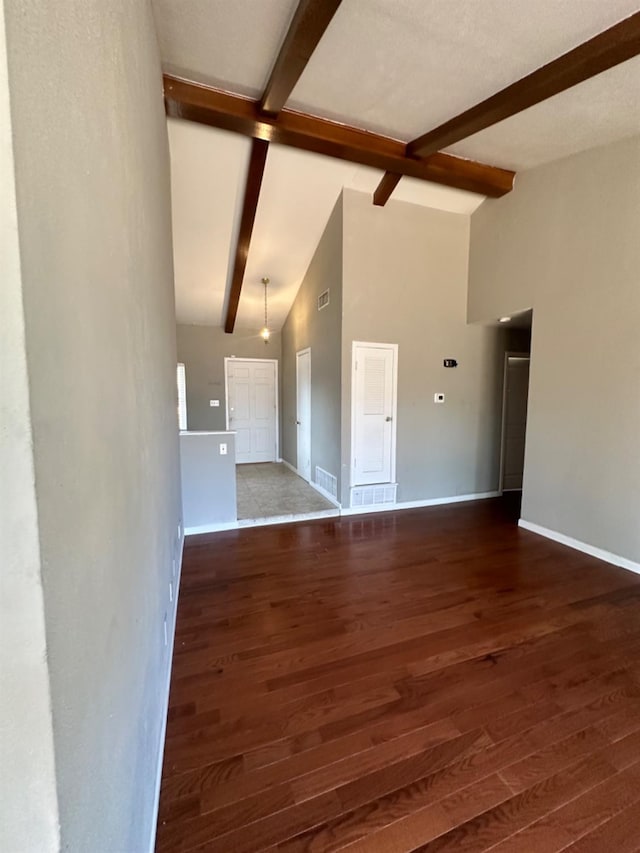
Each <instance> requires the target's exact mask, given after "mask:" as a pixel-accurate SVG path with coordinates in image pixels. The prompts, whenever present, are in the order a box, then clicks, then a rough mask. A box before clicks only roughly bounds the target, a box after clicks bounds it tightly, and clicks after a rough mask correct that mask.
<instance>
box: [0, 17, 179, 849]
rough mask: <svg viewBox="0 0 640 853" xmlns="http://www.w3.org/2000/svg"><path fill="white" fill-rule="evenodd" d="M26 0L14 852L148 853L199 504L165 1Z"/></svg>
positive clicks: (14, 435) (17, 63)
mask: <svg viewBox="0 0 640 853" xmlns="http://www.w3.org/2000/svg"><path fill="white" fill-rule="evenodd" d="M4 7H5V17H6V30H7V54H8V71H9V77H8V79H9V90H10V95H11V119H12V124H13V138H14V156H15V187H16V206H15V208H16V214H17V215H16V217H15V223H14V226H13V234H14V238H15V235H16V234H17V235H18V236H19V243H20V262H21V268H20V269H18V268H16V264H15V259H14V260H13V268H12V271H11V293H12V300H13V301H12V309H11V310H12V314H11V321H10V329H11V336H12V341H13V344H12V346H13V350H12V361H11V364H13V365H15V366H16V368H17V369H18V370H19V372H18V373H17V374H16V377H17V378H16V381H18V379H19V380H20V382H21V383H22V386H23V387H22V388H21V389H14V393H15V394H17V393H18V392H19V394H20V396H19V398H17V397H15V396H14V399H15V400H17V404H16V405H13V404H12V408H11V411H10V413H9V417H10V420H9V423H10V430H9V432H10V436H9V438H10V441H11V443H12V445H11V446H15V448H16V452H19V453H20V454H21V463H20V464H21V465H22V468H21V469H18V468H16V467H14V468H12V469H10V471H13V473H14V474H15V480H12V493H11V501H12V503H13V501H14V497H15V498H16V499H17V498H18V496H19V500H20V503H21V508H20V510H19V514H18V515H16V516H12V517H11V518H10V521H12V522H13V523H14V524H15V527H14V528H13V530H11V531H10V532H9V540H10V541H16V540H18V541H20V540H22V538H23V535H24V537H25V539H24V543H23V544H22V545H21V548H23V549H24V550H22V551H20V552H14V553H13V555H12V562H11V572H12V578H13V580H12V584H13V586H12V589H13V590H14V591H18V592H20V595H19V596H17V597H15V598H12V599H11V601H5V605H7V604H8V605H9V606H11V607H12V608H15V610H16V612H17V613H18V614H19V615H20V618H21V619H22V620H24V622H23V625H22V626H21V629H20V630H21V632H22V633H23V635H24V634H27V633H29V632H31V633H32V634H33V638H32V639H31V640H30V641H29V643H28V644H27V645H26V646H25V647H24V649H22V651H21V652H20V655H21V657H20V658H19V660H20V661H21V662H22V663H23V674H24V678H25V682H24V685H23V687H22V688H21V689H20V690H19V691H18V692H17V693H16V694H12V695H11V697H10V701H9V702H8V703H7V701H6V700H7V696H6V695H5V693H4V689H3V697H2V713H3V715H4V714H8V715H9V717H10V720H11V723H10V728H9V729H8V731H10V733H11V736H12V738H14V741H15V742H14V744H13V748H12V760H11V764H10V766H11V767H12V768H13V769H15V770H16V773H15V775H11V776H10V777H9V780H8V781H9V783H10V785H11V799H10V800H9V802H7V801H6V800H5V799H4V788H3V789H2V791H3V798H2V809H3V810H4V809H9V810H10V812H15V811H17V810H18V809H20V810H21V811H22V812H23V813H22V814H11V813H10V815H9V817H10V820H9V832H10V833H11V835H10V836H9V838H8V839H7V838H6V835H5V834H4V833H5V828H4V815H3V819H2V820H1V821H0V823H2V824H3V829H2V830H0V832H1V833H2V841H0V847H2V849H3V850H7V851H19V853H30V851H37V853H43V851H46V852H47V853H48V851H52V850H57V849H60V848H62V849H64V850H69V851H91V853H103V851H104V853H114V851H147V850H149V849H151V847H152V840H153V831H154V823H155V793H156V781H157V779H158V772H159V768H160V762H161V759H162V733H163V724H164V715H165V710H166V699H167V688H168V673H169V667H170V649H169V648H168V647H167V646H165V643H164V629H163V621H164V615H165V614H167V620H168V633H169V635H170V636H171V635H172V632H173V616H174V613H173V608H174V604H171V603H170V601H169V580H170V578H171V576H172V572H173V561H174V560H179V556H180V543H179V541H178V532H177V528H178V523H179V521H180V516H181V504H180V480H179V462H178V431H177V424H176V410H175V401H176V388H175V365H176V348H175V314H174V293H173V269H172V254H171V210H170V190H169V156H168V144H167V134H166V120H165V114H164V107H163V100H162V78H161V70H160V58H159V54H158V47H157V43H156V37H155V30H154V25H153V20H152V15H151V8H150V5H149V3H148V2H146V0H84V2H82V3H81V4H79V3H78V2H77V0H56V2H55V3H42V2H39V0H5V3H4ZM3 111H6V104H5V105H4V110H3ZM3 118H4V116H3ZM4 202H5V200H4V198H3V203H4ZM3 247H4V243H3ZM0 254H2V255H3V262H4V261H5V258H4V251H3V252H2V253H0ZM4 283H5V282H4V279H3V285H4ZM20 299H21V301H22V311H21V308H20V304H19V301H20ZM21 313H22V316H23V319H24V331H23V341H22V344H21V342H20V334H21V331H20V319H21V318H20V314H21ZM4 320H5V315H4V312H3V323H4ZM3 336H4V326H3ZM20 346H22V350H23V356H24V355H26V360H25V359H24V357H23V358H20V357H18V355H17V353H18V350H19V348H20ZM3 367H4V363H3ZM25 367H26V371H27V375H28V391H29V407H28V408H27V406H26V400H25V395H24V390H25V388H24V384H25V381H26V377H25ZM3 389H4V385H3ZM2 396H3V403H4V402H5V401H4V390H3V395H2ZM31 442H32V444H31ZM31 447H32V450H31ZM30 452H32V459H31V463H29V458H28V456H29V453H30ZM17 464H18V457H17V456H16V465H17ZM30 464H31V465H32V472H30V471H29V465H30ZM6 474H7V472H6V471H5V470H4V469H3V477H4V476H5V475H6ZM34 483H35V503H36V508H37V516H36V515H35V514H34V512H35V510H34V506H33V500H34V494H33V490H34ZM29 493H31V495H30V494H29ZM2 514H3V516H4V508H3V511H2ZM3 524H4V518H3ZM36 524H37V542H36V541H35V538H34V537H35V535H36V528H35V527H34V525H36ZM3 533H4V530H3ZM3 542H4V537H3ZM3 547H4V545H3ZM3 553H4V552H3ZM4 569H5V566H4V563H3V571H4ZM3 592H4V587H3ZM22 592H24V593H25V596H26V597H22V594H21V593H22ZM38 596H40V597H41V604H42V603H43V605H44V616H43V613H42V607H41V606H40V605H39V604H38ZM3 600H4V595H3ZM5 605H3V606H5ZM43 618H44V627H45V629H46V649H45V648H44V647H43V646H44V643H43V636H42V622H43ZM3 621H4V619H3ZM7 652H8V653H9V654H11V647H9V648H8V649H7V648H6V647H5V646H4V643H3V644H2V648H1V649H0V655H1V656H2V658H3V662H4V657H5V655H6V654H7ZM35 653H37V657H32V658H31V659H30V657H29V656H30V655H33V654H35ZM12 664H13V662H12ZM44 665H46V666H47V668H48V682H49V683H48V691H47V689H46V688H45V685H44V684H43V683H42V667H43V666H44ZM3 688H4V668H3ZM26 688H28V690H27V689H26ZM47 692H49V695H50V708H51V718H52V724H51V723H50V722H49V723H48V722H47V716H48V702H49V699H48V697H47ZM6 725H7V723H6V722H5V720H4V719H3V721H2V730H3V732H4V731H6V730H7V729H6ZM51 737H52V741H53V752H54V756H55V789H56V797H55V799H54V798H53V797H52V791H51V786H52V784H53V783H52V780H51V773H52V772H53V762H52V757H51V753H50V749H49V744H48V742H47V741H48V738H51ZM21 751H22V753H23V755H24V759H25V760H24V762H23V763H19V761H18V756H19V754H20V752H21ZM36 759H37V760H38V761H40V760H42V767H41V773H42V777H41V778H38V777H35V778H34V777H33V775H32V774H33V771H34V767H33V762H34V760H36ZM6 770H7V766H6V765H4V762H3V771H6ZM0 775H4V774H3V773H2V774H0ZM22 798H24V803H23V805H22V806H21V803H20V800H21V799H22ZM56 800H57V802H56ZM32 818H33V825H32V826H26V822H27V821H30V820H31V819H32ZM58 819H59V841H58V827H57V822H58Z"/></svg>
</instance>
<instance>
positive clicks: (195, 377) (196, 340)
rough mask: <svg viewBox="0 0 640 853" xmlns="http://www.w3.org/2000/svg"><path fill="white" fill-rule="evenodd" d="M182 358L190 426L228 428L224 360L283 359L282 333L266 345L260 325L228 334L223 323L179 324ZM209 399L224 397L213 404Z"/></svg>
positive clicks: (192, 428)
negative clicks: (221, 324) (212, 405)
mask: <svg viewBox="0 0 640 853" xmlns="http://www.w3.org/2000/svg"><path fill="white" fill-rule="evenodd" d="M177 339H178V361H181V362H183V364H184V366H185V374H186V381H187V426H188V428H189V430H221V429H226V428H227V427H226V407H225V388H224V360H225V358H230V357H231V356H236V357H237V358H275V359H276V360H277V361H278V362H280V333H279V332H275V333H273V334H272V335H271V337H270V339H269V343H268V344H267V345H266V346H265V343H264V341H263V340H262V338H261V337H260V333H259V331H258V330H257V329H238V328H236V330H235V331H234V333H233V334H232V335H227V334H226V332H225V331H224V329H222V328H220V327H219V326H192V325H178V326H177ZM209 400H220V406H219V407H211V406H210V405H209Z"/></svg>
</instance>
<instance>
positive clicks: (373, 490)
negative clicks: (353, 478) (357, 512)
mask: <svg viewBox="0 0 640 853" xmlns="http://www.w3.org/2000/svg"><path fill="white" fill-rule="evenodd" d="M397 488H398V484H397V483H382V484H381V485H377V486H353V487H352V489H351V508H352V509H355V508H356V507H361V506H380V504H394V503H395V502H396V489H397Z"/></svg>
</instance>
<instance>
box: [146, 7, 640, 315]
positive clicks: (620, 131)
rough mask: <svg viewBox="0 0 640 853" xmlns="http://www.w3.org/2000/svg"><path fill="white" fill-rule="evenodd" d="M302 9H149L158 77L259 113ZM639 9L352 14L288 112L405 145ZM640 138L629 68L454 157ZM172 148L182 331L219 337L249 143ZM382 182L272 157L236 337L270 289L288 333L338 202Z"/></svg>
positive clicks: (192, 139)
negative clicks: (173, 77) (203, 326)
mask: <svg viewBox="0 0 640 853" xmlns="http://www.w3.org/2000/svg"><path fill="white" fill-rule="evenodd" d="M296 5H297V2H296V0H268V2H266V0H233V2H231V0H155V2H154V8H155V15H156V22H157V27H158V33H159V40H160V47H161V54H162V59H163V65H164V68H165V70H166V71H169V72H171V73H175V74H178V75H180V76H183V77H187V78H190V79H195V80H198V81H201V82H206V83H210V84H212V85H215V86H217V87H220V88H223V89H226V90H228V91H231V92H235V93H238V94H244V95H249V96H252V97H258V96H259V95H260V93H261V92H262V89H263V87H264V85H265V83H266V80H267V79H268V75H269V72H270V70H271V66H272V64H273V61H274V59H275V57H276V55H277V52H278V49H279V47H280V44H281V42H282V39H283V37H284V34H285V33H286V31H287V28H288V25H289V22H290V20H291V16H292V14H293V12H294V9H295V7H296ZM639 8H640V3H639V2H638V0H607V2H603V0H535V2H530V0H483V2H477V0H447V2H443V0H393V2H392V3H390V2H388V0H366V2H363V0H343V3H342V5H341V6H340V8H339V10H338V12H337V13H336V15H335V17H334V19H333V21H332V22H331V24H330V25H329V28H328V30H327V32H326V33H325V35H324V37H323V39H322V40H321V42H320V44H319V45H318V48H317V49H316V51H315V53H314V54H313V56H312V58H311V60H310V62H309V64H308V66H307V68H306V70H305V72H304V74H303V75H302V77H301V79H300V80H299V82H298V84H297V86H296V88H295V89H294V91H293V93H292V97H291V98H290V100H289V102H288V106H290V107H292V108H295V109H300V110H303V111H305V112H309V113H312V114H315V115H321V116H325V117H328V118H333V119H336V120H339V121H344V122H347V123H349V124H353V125H356V126H360V127H363V128H366V129H369V130H373V131H376V132H381V133H384V134H386V135H388V136H392V137H394V138H398V139H402V140H404V141H407V140H409V139H411V138H413V137H415V136H417V135H419V134H420V133H423V132H425V131H426V130H428V129H430V128H432V127H435V126H436V125H438V124H440V123H442V122H443V121H445V120H447V119H449V118H451V117H452V116H454V115H457V114H458V113H460V112H461V111H462V110H464V109H465V108H467V107H469V106H472V105H473V104H474V103H477V102H478V101H480V100H482V99H483V98H485V97H487V96H489V95H491V94H493V93H494V92H496V91H498V90H499V89H501V88H503V87H504V86H506V85H508V84H509V83H511V82H513V81H514V80H516V79H519V78H520V77H522V76H524V75H526V74H528V73H529V72H531V71H533V70H534V69H535V68H537V67H539V66H541V65H543V64H545V63H547V62H549V61H550V60H552V59H554V58H556V57H557V56H559V55H561V54H562V53H565V52H566V51H568V50H570V49H571V48H573V47H575V46H576V45H577V44H579V43H581V42H583V41H585V40H587V39H588V38H590V37H592V36H593V35H595V34H596V33H598V32H601V31H602V30H604V29H606V28H607V27H610V26H612V25H613V24H614V23H616V22H617V21H619V20H621V19H622V18H624V17H627V16H628V15H630V14H632V13H634V12H636V11H638V9H639ZM638 133H640V59H633V60H630V61H628V62H626V63H624V64H622V65H620V66H618V67H616V68H614V69H611V70H610V71H607V72H605V73H604V74H601V75H599V76H598V77H595V78H593V79H592V80H589V81H587V82H585V83H583V84H581V85H579V86H576V87H574V88H573V89H571V90H569V91H567V92H565V93H563V94H561V95H557V96H556V97H554V98H551V99H550V100H548V101H546V102H544V103H542V104H539V105H538V106H536V107H533V108H531V109H529V110H527V111H525V112H523V113H521V114H519V115H517V116H514V117H513V118H511V119H508V120H506V121H504V122H501V123H500V124H498V125H495V126H494V127H491V128H489V129H487V130H485V131H482V132H481V133H478V134H476V135H475V136H472V137H470V138H468V139H466V140H464V141H462V142H460V143H458V144H456V145H454V146H453V147H452V148H451V149H449V150H450V151H451V152H452V153H454V154H457V155H459V156H463V157H469V158H472V159H476V160H480V161H483V162H486V163H491V164H495V165H498V166H503V167H506V168H513V169H516V170H523V169H528V168H531V167H534V166H536V165H540V164H542V163H545V162H549V161H551V160H555V159H558V158H559V157H563V156H566V155H569V154H572V153H575V152H577V151H580V150H584V149H586V148H590V147H594V146H596V145H601V144H605V143H608V142H611V141H614V140H616V139H620V138H623V137H625V136H630V135H633V134H638ZM169 138H170V146H171V162H172V186H173V198H174V238H175V241H174V242H175V262H176V291H177V314H178V320H179V321H180V322H194V323H208V324H213V325H221V324H222V315H223V303H224V298H225V291H226V288H227V282H228V280H229V271H230V258H232V253H233V249H234V235H235V234H236V233H237V228H238V217H239V209H240V206H241V202H242V194H243V189H244V179H245V176H246V170H247V163H248V151H249V142H248V141H247V140H246V139H243V138H240V137H237V136H235V135H232V134H229V133H226V132H224V131H219V130H212V129H209V128H203V127H197V126H195V125H188V124H186V123H184V122H180V121H174V120H171V121H170V122H169ZM379 179H380V173H379V172H377V171H375V170H369V169H365V168H361V167H354V166H353V165H352V164H347V163H343V162H339V161H334V160H330V159H328V158H323V157H320V156H317V155H312V154H307V153H304V152H298V151H293V150H291V149H283V148H280V147H278V146H274V145H272V146H271V147H270V151H269V156H268V161H267V167H266V171H265V176H264V181H263V188H262V192H261V196H260V203H259V206H258V211H257V216H256V223H255V227H254V234H253V239H252V242H251V248H250V252H249V258H248V263H247V270H246V274H245V283H244V286H243V291H242V297H241V301H240V307H239V312H238V324H239V325H240V326H248V327H259V326H260V325H261V324H262V312H263V305H262V286H261V284H260V279H261V278H262V276H265V275H266V276H269V277H270V278H271V280H272V286H271V287H270V300H269V304H270V314H271V316H270V323H271V324H272V325H273V326H274V327H275V328H278V327H279V326H280V325H281V323H282V322H283V320H284V318H285V317H286V314H287V312H288V309H289V306H290V304H291V302H292V300H293V297H294V296H295V293H296V292H297V288H298V286H299V284H300V282H301V280H302V277H303V275H304V273H305V271H306V268H307V266H308V264H309V261H310V260H311V257H312V255H313V251H314V249H315V246H316V245H317V242H318V240H319V238H320V235H321V233H322V229H323V228H324V225H325V223H326V221H327V219H328V217H329V214H330V212H331V209H332V208H333V205H334V204H335V202H336V200H337V198H338V195H339V193H340V190H341V189H342V187H343V186H349V187H354V188H356V189H361V190H363V191H366V192H372V191H373V189H374V188H375V186H376V185H377V183H378V181H379ZM516 191H517V190H516ZM393 200H396V201H397V200H408V201H411V202H412V203H415V204H424V205H426V206H430V207H439V208H443V209H446V210H452V211H454V212H460V213H470V212H471V211H472V210H473V209H475V207H476V206H477V205H478V204H479V203H481V201H482V198H481V197H478V196H474V195H471V194H469V193H462V192H459V191H455V190H449V189H446V188H443V187H437V186H435V185H429V184H426V183H424V182H420V181H412V180H410V179H407V178H403V180H402V181H401V182H400V184H399V186H398V188H397V190H396V191H395V192H394V195H393ZM391 203H392V202H391ZM380 215H381V216H384V208H381V209H380Z"/></svg>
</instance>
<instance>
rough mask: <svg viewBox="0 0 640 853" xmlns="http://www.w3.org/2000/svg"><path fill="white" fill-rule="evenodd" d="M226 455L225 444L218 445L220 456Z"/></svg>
mask: <svg viewBox="0 0 640 853" xmlns="http://www.w3.org/2000/svg"><path fill="white" fill-rule="evenodd" d="M226 455H227V445H226V444H224V443H223V444H221V445H220V456H226Z"/></svg>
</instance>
